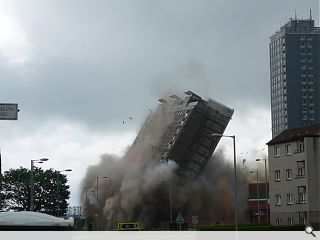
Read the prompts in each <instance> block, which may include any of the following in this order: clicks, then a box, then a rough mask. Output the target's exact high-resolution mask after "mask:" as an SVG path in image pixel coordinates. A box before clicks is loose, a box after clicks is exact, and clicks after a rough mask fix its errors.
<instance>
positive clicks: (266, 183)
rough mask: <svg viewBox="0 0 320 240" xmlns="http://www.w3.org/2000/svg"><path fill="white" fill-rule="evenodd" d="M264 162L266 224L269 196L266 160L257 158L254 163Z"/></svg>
mask: <svg viewBox="0 0 320 240" xmlns="http://www.w3.org/2000/svg"><path fill="white" fill-rule="evenodd" d="M261 160H264V174H265V178H266V179H265V190H266V199H267V222H269V196H268V175H267V159H266V158H264V159H260V158H257V159H256V161H257V162H259V161H261Z"/></svg>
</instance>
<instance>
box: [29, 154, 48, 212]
mask: <svg viewBox="0 0 320 240" xmlns="http://www.w3.org/2000/svg"><path fill="white" fill-rule="evenodd" d="M48 160H49V159H48V158H41V159H36V160H31V172H30V211H32V212H33V211H34V204H33V194H34V182H33V177H34V176H33V168H34V163H35V162H38V163H43V162H46V161H48Z"/></svg>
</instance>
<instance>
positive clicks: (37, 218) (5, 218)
mask: <svg viewBox="0 0 320 240" xmlns="http://www.w3.org/2000/svg"><path fill="white" fill-rule="evenodd" d="M0 226H62V227H73V226H74V219H73V218H68V219H63V218H58V217H54V216H51V215H48V214H44V213H38V212H28V211H23V212H12V211H7V212H0Z"/></svg>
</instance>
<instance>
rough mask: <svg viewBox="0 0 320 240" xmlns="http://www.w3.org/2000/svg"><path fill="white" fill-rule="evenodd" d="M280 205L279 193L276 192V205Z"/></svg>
mask: <svg viewBox="0 0 320 240" xmlns="http://www.w3.org/2000/svg"><path fill="white" fill-rule="evenodd" d="M280 205H281V194H276V206H280Z"/></svg>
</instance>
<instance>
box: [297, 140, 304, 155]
mask: <svg viewBox="0 0 320 240" xmlns="http://www.w3.org/2000/svg"><path fill="white" fill-rule="evenodd" d="M303 151H304V143H303V142H298V146H297V152H299V153H300V152H303Z"/></svg>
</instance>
